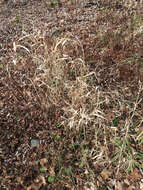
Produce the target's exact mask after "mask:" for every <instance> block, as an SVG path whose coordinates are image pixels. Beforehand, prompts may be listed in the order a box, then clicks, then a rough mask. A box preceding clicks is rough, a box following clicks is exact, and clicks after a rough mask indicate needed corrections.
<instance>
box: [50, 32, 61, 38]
mask: <svg viewBox="0 0 143 190" xmlns="http://www.w3.org/2000/svg"><path fill="white" fill-rule="evenodd" d="M60 34H61V31H60V30H55V31H54V32H53V33H52V36H56V37H58V36H59V35H60Z"/></svg>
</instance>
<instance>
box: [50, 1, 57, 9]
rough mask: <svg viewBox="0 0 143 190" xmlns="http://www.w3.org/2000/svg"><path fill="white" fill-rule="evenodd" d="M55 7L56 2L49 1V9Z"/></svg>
mask: <svg viewBox="0 0 143 190" xmlns="http://www.w3.org/2000/svg"><path fill="white" fill-rule="evenodd" d="M56 5H57V1H50V4H49V6H50V7H51V8H55V6H56Z"/></svg>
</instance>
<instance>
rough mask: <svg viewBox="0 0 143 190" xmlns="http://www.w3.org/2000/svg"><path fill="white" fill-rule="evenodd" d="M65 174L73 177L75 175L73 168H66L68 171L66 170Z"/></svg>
mask: <svg viewBox="0 0 143 190" xmlns="http://www.w3.org/2000/svg"><path fill="white" fill-rule="evenodd" d="M64 173H65V175H67V176H72V175H73V172H72V167H71V166H69V167H68V168H66V169H65V170H64Z"/></svg>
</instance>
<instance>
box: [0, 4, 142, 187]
mask: <svg viewBox="0 0 143 190" xmlns="http://www.w3.org/2000/svg"><path fill="white" fill-rule="evenodd" d="M133 2H134V1H131V3H133ZM126 3H127V2H126V1H125V3H123V2H122V4H121V5H122V6H125V7H126V6H127V8H125V9H124V10H123V11H121V12H120V10H119V12H117V11H116V10H114V9H115V5H114V3H113V4H112V6H113V9H110V10H108V5H109V2H107V1H106V2H104V1H103V4H102V9H101V12H100V15H99V17H97V18H96V24H97V25H96V26H97V28H96V29H95V28H94V30H95V31H94V33H95V34H96V35H95V36H94V35H93V34H91V35H90V36H89V37H88V38H85V37H84V38H80V37H78V35H77V37H76V35H75V36H74V34H73V33H72V32H67V33H66V34H62V35H61V36H58V37H57V36H55V37H54V36H53V37H49V36H46V33H44V34H43V33H41V32H40V31H39V32H37V30H35V32H34V31H33V33H31V34H25V35H22V36H21V37H20V38H19V39H18V41H15V42H13V43H12V47H11V54H10V55H11V57H10V60H12V62H10V63H8V64H5V66H3V64H2V63H0V66H1V71H2V78H1V79H3V81H4V82H2V87H3V86H4V87H5V86H6V85H5V81H6V80H7V86H8V88H7V91H8V93H7V92H6V91H5V90H3V89H4V87H3V88H2V90H3V91H2V97H3V98H2V99H1V100H0V103H1V104H0V106H1V110H3V111H2V112H1V116H2V118H4V117H6V118H7V121H6V120H4V119H3V120H1V121H0V123H1V126H2V127H4V126H5V127H6V128H7V131H6V132H7V133H8V131H9V130H10V132H9V135H5V138H3V137H4V132H2V139H4V141H5V143H6V142H7V141H8V139H9V138H12V137H11V135H13V136H14V138H13V139H15V138H16V139H17V133H16V135H14V131H16V130H20V133H23V136H22V137H21V139H19V141H20V142H21V143H20V145H19V147H20V148H19V149H20V150H19V151H17V150H15V153H14V155H16V151H17V154H18V152H20V151H21V150H22V149H21V148H22V143H24V142H29V140H30V139H32V138H35V137H36V138H38V139H39V140H41V146H40V145H39V147H36V148H35V149H32V148H29V149H28V143H27V144H26V145H25V146H26V147H27V149H28V150H25V151H26V153H24V152H22V154H23V158H21V157H18V159H19V160H20V161H21V162H23V163H25V167H27V168H26V169H21V167H22V168H23V167H24V165H23V166H19V165H18V166H17V167H20V169H19V171H20V172H21V173H20V174H18V171H14V172H13V175H14V176H15V179H14V181H13V182H12V181H10V180H9V179H8V177H9V176H11V179H13V178H12V173H10V172H9V173H10V174H5V173H4V170H5V171H7V172H6V173H8V168H6V169H4V166H3V172H2V177H0V180H1V185H2V186H1V188H2V187H3V188H5V187H6V186H7V187H8V189H12V188H15V189H16V188H18V187H21V188H22V189H32V188H33V189H40V188H41V189H44V188H45V189H89V190H92V189H94V190H96V189H99V190H101V189H114V188H115V189H117V190H118V189H119V185H118V183H119V180H123V181H124V179H127V176H129V177H128V179H129V180H130V179H131V178H130V173H132V174H133V176H134V177H132V180H133V181H138V182H139V180H140V179H141V176H140V177H138V180H136V178H137V177H136V173H135V172H134V171H135V168H137V169H138V170H140V171H142V169H143V163H142V160H143V151H142V148H143V129H142V123H143V117H142V116H143V100H142V97H143V84H142V81H143V80H142V79H143V77H142V75H143V73H142V68H143V64H142V53H143V51H142V50H143V48H142V45H143V43H142V42H143V41H142V33H143V31H142V27H143V26H142V25H143V18H142V15H140V14H141V12H140V10H141V4H140V5H138V4H131V6H130V7H129V6H128V5H127V4H126ZM133 6H134V8H138V9H137V10H138V11H137V10H136V9H135V11H134V9H133ZM130 8H131V9H133V12H132V11H130ZM129 13H130V14H129ZM132 14H133V15H132ZM107 15H110V17H109V19H108V20H107ZM98 23H100V24H98ZM103 23H104V24H103ZM91 25H92V24H91ZM91 27H92V26H91ZM79 31H80V32H81V31H82V28H81V29H79ZM85 32H87V31H86V30H85ZM81 35H82V34H81ZM84 35H85V34H84V31H83V36H84ZM5 97H8V98H7V99H5ZM6 101H7V102H6ZM6 104H10V107H9V105H7V110H8V111H7V110H6V108H5V105H6ZM11 109H12V110H11ZM10 121H12V123H13V126H14V128H13V129H11V128H10V124H11V122H10ZM8 125H9V126H8ZM20 133H18V134H20ZM13 139H12V140H11V141H12V142H13ZM42 140H43V141H42ZM23 141H24V142H23ZM42 142H44V144H42ZM1 144H2V142H1ZM13 144H15V142H13ZM11 149H12V145H11V146H10V148H9V151H10V153H9V154H11V155H12V153H11ZM29 150H30V151H31V152H32V153H31V152H30V151H29ZM3 151H4V150H2V151H1V152H2V153H3ZM26 154H27V155H28V156H26ZM24 155H25V156H24ZM43 155H44V156H43ZM4 158H5V159H6V160H8V157H7V156H4ZM11 159H12V158H9V160H11ZM16 163H17V162H16ZM38 164H39V165H40V166H39V165H38ZM33 167H35V170H36V172H35V171H34V172H33V173H38V174H37V176H36V177H33V175H34V174H32V173H30V172H31V170H30V168H33ZM11 168H12V166H11ZM4 175H6V179H3V176H4ZM19 175H20V176H19ZM29 176H30V177H29ZM28 177H29V178H28ZM27 178H28V179H27ZM26 181H29V182H30V184H29V183H26ZM8 184H10V185H8ZM38 184H40V185H38ZM12 185H13V186H12ZM122 185H123V184H122ZM36 186H37V187H36ZM5 189H6V188H5Z"/></svg>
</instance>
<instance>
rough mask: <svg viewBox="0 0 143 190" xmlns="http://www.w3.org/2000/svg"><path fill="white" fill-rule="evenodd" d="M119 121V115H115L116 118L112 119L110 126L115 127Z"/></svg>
mask: <svg viewBox="0 0 143 190" xmlns="http://www.w3.org/2000/svg"><path fill="white" fill-rule="evenodd" d="M119 121H120V117H116V118H115V119H114V120H113V121H112V126H114V127H117V125H118V123H119Z"/></svg>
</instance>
